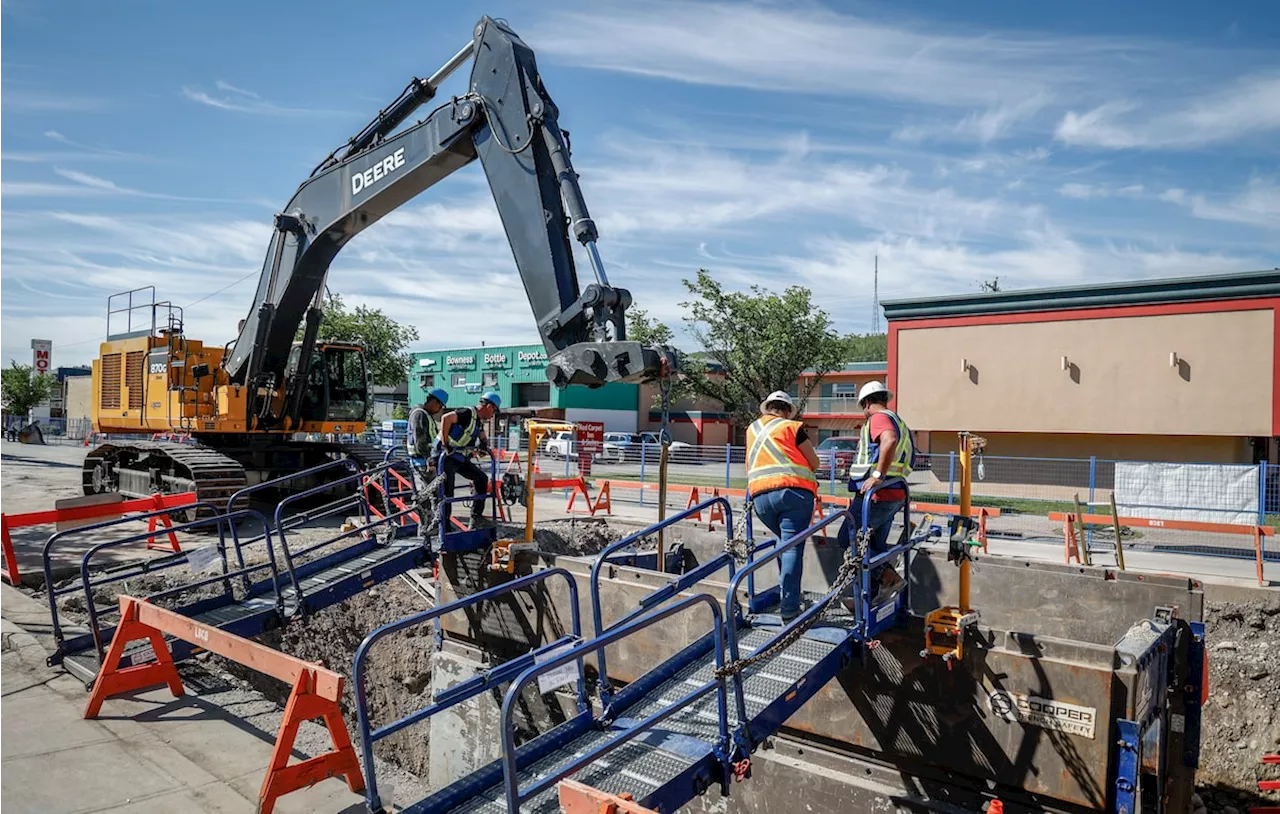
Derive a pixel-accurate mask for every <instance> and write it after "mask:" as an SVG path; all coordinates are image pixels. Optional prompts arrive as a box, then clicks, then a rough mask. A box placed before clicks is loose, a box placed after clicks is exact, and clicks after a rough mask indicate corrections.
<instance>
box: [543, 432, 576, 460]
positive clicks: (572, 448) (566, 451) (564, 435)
mask: <svg viewBox="0 0 1280 814" xmlns="http://www.w3.org/2000/svg"><path fill="white" fill-rule="evenodd" d="M542 451H543V452H545V453H546V454H547V455H550V456H551V457H552V458H569V457H572V456H574V455H577V454H578V443H577V439H576V438H575V437H574V433H572V432H569V431H567V430H565V431H562V432H553V433H551V434H550V435H548V436H547V440H546V441H544V442H543V443H542Z"/></svg>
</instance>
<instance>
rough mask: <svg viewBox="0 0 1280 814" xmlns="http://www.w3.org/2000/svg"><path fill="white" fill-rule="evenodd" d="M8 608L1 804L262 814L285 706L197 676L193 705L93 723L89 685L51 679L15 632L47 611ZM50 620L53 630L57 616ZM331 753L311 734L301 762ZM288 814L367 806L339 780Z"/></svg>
mask: <svg viewBox="0 0 1280 814" xmlns="http://www.w3.org/2000/svg"><path fill="white" fill-rule="evenodd" d="M0 601H2V605H0V617H2V619H0V633H2V634H3V657H2V658H3V669H0V692H2V693H3V695H2V696H0V697H2V699H3V700H0V736H2V741H0V742H2V743H3V747H2V749H0V760H2V762H3V773H2V775H0V800H2V803H3V807H4V810H5V811H6V813H7V814H14V812H32V814H35V813H36V812H40V813H41V814H44V812H51V811H57V812H100V811H112V812H133V811H138V812H141V811H147V812H175V814H177V813H178V812H183V814H187V813H188V812H219V813H220V814H224V813H229V812H253V811H255V810H256V807H257V800H258V790H259V788H260V787H261V785H262V780H263V777H264V776H265V774H266V769H267V764H268V761H269V760H270V756H271V750H272V745H273V743H274V740H275V736H276V728H277V727H278V726H279V724H280V719H281V715H282V713H281V710H280V709H279V707H278V706H277V705H275V704H273V703H271V702H269V701H264V700H263V699H262V698H261V696H256V697H255V695H256V694H252V693H246V692H244V691H243V690H240V689H235V688H232V687H231V686H230V685H229V684H220V683H219V682H217V681H216V680H214V681H210V680H208V679H207V678H206V679H204V680H203V681H201V680H199V679H198V678H197V677H196V676H195V675H192V673H193V672H194V671H186V672H184V674H183V680H184V683H185V684H186V690H187V694H186V695H184V696H182V697H181V698H176V699H175V698H174V697H173V696H172V695H171V694H170V693H169V691H168V690H167V689H165V688H159V689H154V690H149V691H146V692H141V693H136V694H132V695H128V696H121V697H119V698H114V699H110V700H108V701H107V702H106V703H105V704H104V706H103V708H102V714H101V715H100V716H99V718H98V719H96V720H91V721H86V720H84V719H83V715H84V708H85V704H86V703H87V702H88V700H89V695H88V693H87V692H86V691H85V687H84V685H83V684H82V683H81V682H79V681H77V680H76V679H74V678H72V677H71V676H69V675H67V674H66V673H64V672H62V671H61V670H57V669H51V668H49V667H47V666H46V665H45V658H46V657H47V656H48V651H47V650H46V648H45V646H44V645H43V644H42V643H41V640H40V638H37V636H36V635H33V634H32V633H29V632H27V631H26V630H24V629H23V628H22V627H19V625H18V624H17V623H16V622H15V618H32V619H34V618H36V617H37V616H38V609H39V605H38V603H32V600H30V599H29V598H27V597H25V596H23V595H22V594H20V593H19V592H18V591H16V590H15V589H13V588H11V587H9V586H8V585H4V586H2V587H0ZM32 604H35V605H36V607H35V608H32V607H31V605H32ZM44 616H45V617H46V622H45V623H46V625H47V616H48V612H47V610H46V611H44ZM11 617H14V618H11ZM327 742H328V734H327V733H326V732H325V731H324V730H323V728H322V727H320V726H318V725H317V724H314V723H308V724H305V725H304V726H303V728H302V730H300V732H299V737H298V745H299V748H298V749H295V751H294V759H295V761H296V760H298V759H301V758H303V757H306V756H309V754H312V752H311V751H310V750H313V749H314V750H316V751H317V752H318V751H320V750H323V749H324V748H325V745H326V744H327ZM299 749H302V750H306V752H305V753H304V752H303V751H299ZM276 811H279V812H314V811H325V812H350V814H356V813H357V812H363V811H364V800H363V798H362V797H361V796H360V795H358V794H352V793H351V792H350V791H349V790H348V789H347V786H346V784H345V783H344V782H343V781H342V780H339V779H329V780H325V781H324V782H322V783H319V784H317V785H315V786H313V787H311V788H309V789H304V790H301V791H297V792H294V793H292V794H288V795H285V796H284V797H282V798H280V801H279V803H278V804H277V806H276Z"/></svg>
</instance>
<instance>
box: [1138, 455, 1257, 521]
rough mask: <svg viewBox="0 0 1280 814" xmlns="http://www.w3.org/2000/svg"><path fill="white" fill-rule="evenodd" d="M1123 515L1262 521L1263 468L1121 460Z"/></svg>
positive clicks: (1178, 518) (1173, 518)
mask: <svg viewBox="0 0 1280 814" xmlns="http://www.w3.org/2000/svg"><path fill="white" fill-rule="evenodd" d="M1115 494H1116V504H1117V505H1118V506H1119V508H1120V514H1121V515H1127V516H1128V517H1152V518H1159V519H1162V520H1195V521H1200V522H1204V523H1234V524H1236V525H1241V526H1251V525H1253V524H1255V523H1257V522H1258V467H1256V466H1245V465H1240V464H1171V463H1136V462H1116V484H1115Z"/></svg>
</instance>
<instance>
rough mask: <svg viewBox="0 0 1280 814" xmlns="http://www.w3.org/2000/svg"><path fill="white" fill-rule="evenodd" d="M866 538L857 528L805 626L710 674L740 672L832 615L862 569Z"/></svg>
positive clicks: (865, 532)
mask: <svg viewBox="0 0 1280 814" xmlns="http://www.w3.org/2000/svg"><path fill="white" fill-rule="evenodd" d="M868 539H869V534H868V532H867V531H866V530H865V529H859V530H858V538H857V541H856V544H855V545H851V546H849V547H848V548H846V549H845V550H844V560H843V561H842V562H841V563H840V570H839V571H837V572H836V579H835V582H834V583H833V584H832V585H831V590H830V591H828V592H827V595H826V596H824V597H823V598H822V599H819V600H818V603H817V604H818V605H820V606H821V610H819V611H818V612H817V613H815V614H814V615H813V616H811V617H809V619H808V621H806V622H805V623H804V624H801V625H796V626H795V627H794V628H792V629H791V630H788V631H787V632H786V633H784V634H782V635H781V636H778V638H776V639H774V640H773V641H772V642H770V643H769V645H768V646H767V647H765V649H764V650H761V651H760V652H759V653H756V654H755V655H753V656H747V657H746V658H742V659H738V660H737V661H735V662H733V663H731V664H726V665H725V666H724V667H721V668H719V669H717V670H715V671H714V672H713V675H714V676H715V677H716V678H717V679H721V678H728V677H729V676H733V675H736V674H738V673H741V672H742V671H743V670H746V669H747V668H748V667H751V666H752V665H754V664H758V663H760V662H762V661H764V660H765V659H767V658H770V657H771V656H774V655H776V654H778V653H780V652H781V651H783V650H786V649H787V648H788V647H790V646H791V645H793V644H795V643H796V642H797V641H799V640H800V638H801V637H802V636H804V634H805V633H806V632H807V631H808V630H809V628H811V627H813V626H814V625H816V624H817V623H818V622H820V621H822V620H823V619H825V618H826V616H827V614H828V613H830V612H831V608H832V607H833V605H834V604H835V601H836V599H838V598H839V597H840V595H841V594H843V593H844V591H845V589H846V588H848V587H849V585H850V584H852V583H853V579H854V577H856V576H857V575H858V573H859V572H860V571H861V570H862V562H863V554H864V553H865V552H866V548H867V541H868ZM855 549H856V550H855Z"/></svg>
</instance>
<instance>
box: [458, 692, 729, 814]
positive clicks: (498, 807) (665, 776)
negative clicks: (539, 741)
mask: <svg viewBox="0 0 1280 814" xmlns="http://www.w3.org/2000/svg"><path fill="white" fill-rule="evenodd" d="M682 712H683V710H682ZM679 714H680V713H677V715H679ZM617 734H618V733H616V732H610V731H606V730H599V729H593V730H589V731H588V732H586V733H584V734H583V735H581V736H579V737H578V738H576V739H575V740H573V741H571V742H569V743H568V744H566V745H565V746H564V747H562V748H561V749H558V750H556V751H554V752H552V753H550V754H549V755H547V756H545V757H543V758H541V759H540V760H538V761H536V762H534V763H533V764H531V765H529V766H527V767H526V768H524V769H523V770H521V771H520V773H519V786H520V787H521V788H524V787H527V786H528V785H529V784H530V783H531V782H534V781H537V780H538V779H540V778H542V777H545V776H546V775H547V774H549V773H551V772H552V771H554V770H555V769H556V768H557V767H559V766H561V765H563V764H564V763H565V762H566V761H567V760H569V759H571V758H574V757H578V756H581V755H583V754H585V753H587V752H588V751H591V750H592V749H594V748H596V747H598V746H600V745H602V744H605V743H607V742H608V741H610V740H611V739H613V737H616V736H617ZM706 746H707V751H708V753H710V751H711V749H712V745H711V744H710V743H708V744H706ZM695 762H696V760H694V759H691V758H689V757H686V756H684V755H679V754H676V753H674V752H669V751H667V750H665V749H663V748H661V747H658V746H652V745H649V744H646V743H642V742H637V741H634V740H633V741H630V742H628V743H626V744H624V745H622V746H620V747H618V748H617V749H616V750H614V751H613V752H610V753H609V754H607V755H605V756H603V757H601V758H600V759H598V760H595V761H593V762H591V763H589V764H587V765H586V766H584V767H582V768H581V769H579V770H578V771H577V772H575V773H574V774H572V775H569V777H571V778H573V779H575V780H578V781H580V782H583V783H586V784H587V785H589V786H592V787H594V788H597V789H600V790H601V791H606V792H609V793H612V794H617V793H620V792H624V791H625V792H630V793H631V794H632V795H634V797H635V799H637V800H641V799H644V798H645V797H647V796H648V795H649V794H652V793H653V792H654V791H656V790H658V789H659V788H660V787H661V786H662V785H663V784H664V783H666V782H668V781H669V780H671V779H673V778H674V777H676V776H677V775H679V774H680V773H681V772H683V771H684V770H685V769H687V768H689V767H690V766H692V765H693V764H694V763H695ZM623 767H625V768H623ZM506 810H507V805H506V790H505V786H504V785H503V784H502V783H498V784H496V785H494V786H490V787H489V788H487V789H485V790H484V791H482V792H480V793H479V794H477V795H476V796H475V797H473V798H472V799H470V800H468V801H467V802H465V803H463V804H462V805H460V806H458V807H456V808H454V809H451V811H452V812H453V814H482V813H486V812H501V811H506ZM520 810H521V811H522V812H538V813H539V814H544V813H545V814H556V812H559V810H560V803H559V797H558V794H557V791H556V787H555V786H552V787H551V788H549V789H547V790H546V791H543V792H542V793H540V794H537V795H535V796H533V797H531V798H529V799H527V800H525V801H524V802H523V803H521V805H520Z"/></svg>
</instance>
